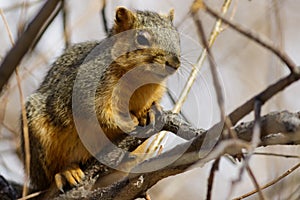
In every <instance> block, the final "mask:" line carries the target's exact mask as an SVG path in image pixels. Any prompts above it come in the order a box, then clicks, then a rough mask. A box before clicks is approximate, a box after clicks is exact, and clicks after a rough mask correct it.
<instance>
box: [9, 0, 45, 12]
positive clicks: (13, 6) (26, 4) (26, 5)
mask: <svg viewBox="0 0 300 200" xmlns="http://www.w3.org/2000/svg"><path fill="white" fill-rule="evenodd" d="M42 1H43V0H35V1H30V2H26V3H25V5H24V3H23V2H22V3H16V4H14V5H11V6H9V7H6V8H3V11H4V12H10V11H14V10H16V9H19V8H20V7H22V6H25V7H29V6H33V5H35V4H38V3H41V2H42Z"/></svg>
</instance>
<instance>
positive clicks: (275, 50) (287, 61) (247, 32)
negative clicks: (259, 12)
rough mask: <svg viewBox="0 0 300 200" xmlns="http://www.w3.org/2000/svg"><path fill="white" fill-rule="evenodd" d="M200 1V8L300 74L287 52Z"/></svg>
mask: <svg viewBox="0 0 300 200" xmlns="http://www.w3.org/2000/svg"><path fill="white" fill-rule="evenodd" d="M200 1H201V7H199V8H204V9H205V11H207V12H208V13H209V14H211V15H212V16H213V17H215V18H218V19H222V21H223V22H224V23H225V24H227V25H229V26H230V27H231V28H233V29H234V30H236V31H238V32H239V33H241V34H242V35H244V36H246V37H247V38H249V39H251V40H253V41H255V42H257V43H258V44H260V45H262V46H263V47H265V48H266V49H268V50H270V51H271V52H272V53H274V54H275V55H277V56H278V57H279V58H280V59H281V60H282V62H284V63H285V64H286V65H287V67H288V68H289V69H290V71H291V72H297V73H299V70H298V69H297V66H296V64H295V63H294V62H293V60H292V59H291V58H290V57H289V56H288V55H287V54H286V52H284V51H282V50H281V48H280V47H277V46H276V45H275V44H274V43H273V42H271V41H269V40H268V39H266V38H263V37H262V36H260V35H258V34H257V33H256V32H254V31H252V30H251V29H247V28H245V27H243V26H242V25H240V24H237V23H234V22H233V21H231V20H228V19H227V18H225V17H223V16H222V15H221V14H219V13H218V12H217V11H215V10H213V9H212V8H210V7H209V6H207V5H206V4H205V3H204V2H202V0H200Z"/></svg>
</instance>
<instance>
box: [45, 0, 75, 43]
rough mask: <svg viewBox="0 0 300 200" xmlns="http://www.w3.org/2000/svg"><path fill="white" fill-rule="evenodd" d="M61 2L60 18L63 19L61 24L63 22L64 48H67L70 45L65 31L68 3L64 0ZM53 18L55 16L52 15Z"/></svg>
mask: <svg viewBox="0 0 300 200" xmlns="http://www.w3.org/2000/svg"><path fill="white" fill-rule="evenodd" d="M61 4H62V20H63V23H62V24H63V32H64V40H65V48H67V47H69V45H70V38H69V34H68V33H67V26H68V24H67V23H68V22H67V19H68V5H67V3H66V1H65V0H62V1H61ZM53 18H55V17H53ZM50 23H51V22H50Z"/></svg>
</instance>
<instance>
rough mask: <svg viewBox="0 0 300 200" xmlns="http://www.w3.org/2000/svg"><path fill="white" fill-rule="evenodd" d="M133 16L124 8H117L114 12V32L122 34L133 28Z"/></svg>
mask: <svg viewBox="0 0 300 200" xmlns="http://www.w3.org/2000/svg"><path fill="white" fill-rule="evenodd" d="M134 19H135V15H134V13H133V12H132V11H130V10H128V9H127V8H125V7H118V8H117V10H116V19H115V25H116V31H117V32H122V31H126V30H129V29H131V28H132V27H133V23H134Z"/></svg>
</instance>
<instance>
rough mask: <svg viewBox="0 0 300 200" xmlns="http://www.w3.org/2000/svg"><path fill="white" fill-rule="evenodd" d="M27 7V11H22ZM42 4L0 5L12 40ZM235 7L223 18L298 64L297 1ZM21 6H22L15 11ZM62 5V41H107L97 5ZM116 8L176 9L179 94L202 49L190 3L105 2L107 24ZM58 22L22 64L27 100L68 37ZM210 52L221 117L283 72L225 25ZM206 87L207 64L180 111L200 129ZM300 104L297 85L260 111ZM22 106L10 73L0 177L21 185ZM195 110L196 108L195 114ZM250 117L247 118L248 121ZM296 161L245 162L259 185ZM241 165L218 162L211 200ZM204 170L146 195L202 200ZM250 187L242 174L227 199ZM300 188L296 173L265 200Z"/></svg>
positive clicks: (218, 0)
mask: <svg viewBox="0 0 300 200" xmlns="http://www.w3.org/2000/svg"><path fill="white" fill-rule="evenodd" d="M24 2H25V4H30V6H28V7H24ZM43 2H44V1H41V0H31V1H30V0H24V1H20V0H11V1H7V0H0V8H2V10H3V13H4V16H5V18H6V20H7V22H8V25H9V28H10V30H11V32H12V35H13V37H14V39H16V38H17V35H18V29H20V26H21V25H25V26H26V25H27V24H28V22H29V21H30V19H32V17H33V16H34V15H35V13H36V12H37V11H38V10H39V8H40V7H41V6H42V4H43ZM235 2H236V3H233V5H232V6H231V9H230V11H229V15H228V16H230V13H232V12H234V17H233V20H234V21H236V22H238V23H240V24H243V25H244V26H246V27H248V28H251V29H253V30H255V31H257V32H258V33H260V34H262V35H264V36H265V37H268V38H270V39H271V40H273V41H274V42H275V43H276V44H278V45H280V46H281V47H282V48H283V49H285V50H286V52H287V53H288V55H290V56H291V58H292V59H293V60H294V61H295V62H296V63H300V56H299V52H300V35H299V32H298V31H299V30H298V29H299V25H300V24H299V23H300V13H299V10H300V4H299V2H297V1H293V0H286V1H280V0H260V1H258V0H252V1H246V0H240V1H235ZM207 3H209V5H211V6H212V7H214V8H215V9H218V10H219V9H220V8H221V5H222V3H223V1H222V0H211V1H207ZM18 4H19V6H15V5H18ZM66 5H67V27H66V33H67V34H66V35H67V37H66V38H67V39H68V40H69V41H70V43H76V42H81V41H86V40H100V39H103V38H105V32H104V29H103V26H102V21H101V17H100V8H101V1H99V0H97V1H96V0H86V1H79V0H72V1H66ZM119 5H125V6H127V7H129V8H134V9H149V10H154V11H157V12H162V13H166V12H168V11H169V10H170V9H171V8H174V9H175V24H176V25H178V30H179V31H180V33H181V34H182V36H183V37H184V39H183V40H182V49H183V52H182V54H183V56H182V57H183V59H184V62H183V64H184V68H183V69H182V70H181V71H180V72H179V73H178V74H177V75H175V76H174V77H172V78H171V80H170V81H169V87H170V89H171V91H173V92H174V93H176V94H177V96H178V93H179V92H180V89H181V88H182V87H183V84H184V82H185V80H186V78H187V75H188V71H190V70H191V64H189V62H190V63H194V62H195V61H196V59H197V56H198V55H199V54H200V52H201V45H200V44H199V41H198V38H197V37H198V36H197V33H196V29H195V26H194V24H193V21H192V19H191V18H187V19H185V20H184V21H183V19H184V18H185V16H186V15H187V13H188V11H189V9H190V6H191V5H192V0H187V1H176V0H164V1H159V0H151V1H150V0H130V1H125V0H123V1H115V0H114V1H112V0H108V1H107V7H106V10H107V19H108V24H109V25H110V24H112V23H113V13H114V9H115V7H116V6H119ZM13 6H15V7H13ZM200 16H201V18H202V19H203V21H204V23H205V31H206V33H207V34H209V33H210V31H211V29H212V25H213V23H214V22H215V20H214V19H213V18H212V17H210V16H209V15H207V14H206V13H204V12H201V14H200ZM62 21H63V20H62V15H59V16H58V17H57V18H56V19H55V20H54V22H53V24H51V26H50V27H49V28H48V30H47V31H46V32H45V34H44V35H43V36H42V38H41V40H40V42H39V43H38V44H37V46H36V48H35V49H34V50H33V51H32V52H31V53H30V54H27V55H26V57H25V58H23V60H22V63H21V64H20V65H19V71H20V75H21V78H22V90H23V93H24V96H25V97H26V96H28V95H29V94H31V93H32V92H33V91H34V90H35V89H36V88H37V87H38V85H39V83H40V82H41V80H42V79H43V77H44V75H45V73H46V71H47V69H48V68H49V65H50V64H51V62H53V61H54V60H55V58H56V57H57V56H59V55H60V54H61V52H62V51H63V49H64V46H65V39H66V38H65V37H64V29H63V25H62ZM0 30H1V31H0V47H1V48H0V59H2V58H3V57H4V56H5V54H6V52H7V51H8V50H9V49H10V48H11V46H12V45H11V42H10V40H9V36H8V33H7V31H6V29H5V26H4V23H3V21H2V20H1V22H0ZM212 52H213V54H214V56H215V59H216V63H217V66H218V70H219V74H220V75H221V78H222V81H223V87H224V91H225V109H226V113H229V112H230V111H232V110H233V109H234V108H236V107H237V106H239V105H240V104H242V103H243V102H245V101H246V100H247V99H249V98H250V97H252V96H253V95H254V94H257V93H258V92H260V91H261V90H262V89H264V88H266V87H267V86H268V85H269V84H271V83H274V82H275V81H276V80H278V79H279V78H280V77H283V76H284V75H285V74H287V73H288V71H287V69H286V68H285V67H284V66H283V65H282V63H281V62H280V61H279V60H278V58H276V57H275V56H274V55H272V54H271V53H270V52H268V51H267V50H265V49H264V48H262V47H260V46H259V45H257V44H256V43H254V42H251V41H250V40H249V39H247V38H245V37H243V36H241V35H240V34H238V33H236V32H235V31H233V30H231V29H230V28H225V30H224V31H223V32H222V33H221V34H220V36H219V37H218V39H217V41H216V43H215V44H214V45H213V48H212ZM211 82H212V81H211V77H210V76H209V67H208V65H207V63H206V64H205V65H204V67H203V68H202V70H201V72H200V75H199V77H198V80H197V81H196V83H195V85H194V86H193V89H192V91H191V95H190V97H189V98H188V100H187V102H186V104H185V105H184V107H183V113H184V114H185V115H186V116H187V118H188V119H189V120H190V121H191V123H193V124H194V125H195V126H198V127H201V128H208V127H210V126H211V125H212V124H213V123H214V122H216V121H218V118H217V117H216V116H217V114H216V113H215V112H216V110H217V106H216V104H215V102H214V101H215V97H214V93H213V92H212V91H213V86H212V84H211ZM175 96H176V95H175ZM299 99H300V83H295V84H293V85H291V86H290V87H288V88H287V89H286V90H285V91H283V92H281V93H280V94H278V95H276V96H275V97H274V98H272V99H271V101H269V102H268V103H267V104H266V105H264V106H263V110H262V112H263V114H264V113H268V112H270V111H281V110H289V111H292V112H297V111H300V103H299ZM19 102H20V101H19V93H18V90H17V84H16V80H15V76H13V77H12V78H11V80H10V82H9V84H8V86H7V89H6V91H5V92H4V93H3V94H1V97H0V152H1V154H0V173H1V174H2V175H4V176H5V177H6V178H8V179H11V180H15V181H17V182H22V181H23V166H22V163H21V162H20V160H19V159H18V156H17V155H16V148H17V147H18V141H19V128H18V123H19V122H18V119H19V115H20V114H19V113H20V103H19ZM163 104H164V106H165V108H166V109H168V108H171V104H170V102H169V101H168V100H167V99H165V101H164V102H163ZM192 105H197V106H198V107H197V112H195V108H194V106H192ZM252 118H253V117H252V115H250V116H247V117H246V118H245V120H249V119H252ZM170 137H171V136H170ZM168 141H171V139H169V140H167V145H168ZM257 151H259V152H272V153H278V154H289V155H298V156H300V147H298V146H272V147H266V148H259V149H257ZM298 162H299V158H296V159H295V158H284V157H274V156H262V155H254V156H253V157H252V158H251V160H250V166H251V168H252V170H253V171H254V174H255V176H256V178H257V180H258V182H259V183H260V184H261V185H263V184H265V183H267V182H268V181H270V180H272V179H274V178H276V177H277V176H279V175H280V174H282V173H284V172H285V171H286V170H288V169H289V168H291V167H292V166H294V165H295V164H296V163H298ZM239 167H240V164H233V163H232V162H231V161H230V160H229V159H226V158H222V159H221V165H220V168H219V171H218V172H217V174H216V177H215V182H214V189H213V199H226V198H227V197H228V196H227V195H228V193H229V190H230V189H231V182H232V181H233V180H234V179H236V178H237V176H238V169H239ZM209 170H210V164H207V165H205V166H204V167H201V168H197V166H195V169H194V170H192V171H189V172H187V173H185V174H182V175H179V176H176V177H171V178H168V179H165V180H163V181H160V182H159V183H158V184H157V185H156V186H155V187H153V188H152V189H151V190H150V196H151V197H152V199H195V200H196V199H203V198H204V197H205V193H206V187H207V177H208V174H209ZM253 188H254V186H253V184H252V182H251V180H250V179H249V177H248V175H247V174H244V176H243V177H242V180H241V181H240V182H239V183H238V184H237V185H236V187H235V188H234V191H233V193H232V195H231V197H230V198H232V197H237V196H239V195H242V194H243V193H246V192H248V191H250V190H252V189H253ZM299 191H300V176H299V169H298V171H295V172H294V173H293V174H292V175H289V176H287V177H286V178H285V179H284V180H282V181H280V182H279V183H277V184H275V185H273V186H272V187H271V188H269V189H266V190H264V193H265V195H266V196H267V197H268V199H298V198H300V196H299V195H300V194H299V193H300V192H299ZM256 198H257V196H252V197H250V198H248V199H256Z"/></svg>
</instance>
